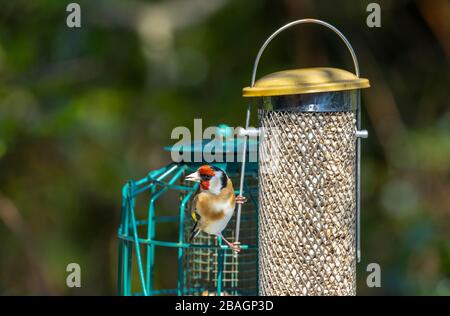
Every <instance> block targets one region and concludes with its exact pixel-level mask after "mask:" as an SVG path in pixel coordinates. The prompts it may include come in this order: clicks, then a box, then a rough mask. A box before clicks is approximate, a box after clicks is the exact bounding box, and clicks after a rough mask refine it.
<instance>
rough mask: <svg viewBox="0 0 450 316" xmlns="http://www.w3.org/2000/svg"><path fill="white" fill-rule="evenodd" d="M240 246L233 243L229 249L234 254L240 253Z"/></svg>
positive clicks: (238, 243) (237, 243)
mask: <svg viewBox="0 0 450 316" xmlns="http://www.w3.org/2000/svg"><path fill="white" fill-rule="evenodd" d="M240 244H241V243H240V242H234V243H232V244H231V245H230V248H231V249H233V250H234V251H236V252H240V251H241V247H240V246H239V245H240Z"/></svg>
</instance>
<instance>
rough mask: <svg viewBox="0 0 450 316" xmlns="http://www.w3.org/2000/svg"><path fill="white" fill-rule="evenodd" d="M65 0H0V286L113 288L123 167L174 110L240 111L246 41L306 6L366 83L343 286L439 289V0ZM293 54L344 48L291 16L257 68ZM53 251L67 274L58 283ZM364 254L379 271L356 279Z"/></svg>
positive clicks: (448, 221)
mask: <svg viewBox="0 0 450 316" xmlns="http://www.w3.org/2000/svg"><path fill="white" fill-rule="evenodd" d="M69 2H70V1H61V0H34V1H26V0H15V1H7V0H2V1H0V3H1V7H2V9H1V10H0V242H1V247H0V294H4V295H15V294H68V295H72V294H73V295H79V294H88V295H101V294H115V292H116V274H117V266H116V264H117V238H116V234H117V228H118V224H119V213H120V204H121V195H120V191H121V187H122V185H123V184H124V183H125V181H126V180H127V179H129V178H132V179H138V178H141V177H143V176H144V175H145V174H146V173H147V172H148V171H149V170H151V169H156V168H159V167H161V166H163V165H165V164H167V163H168V162H169V161H170V156H169V155H168V154H167V153H166V152H164V151H163V150H162V147H163V146H164V145H168V144H171V143H173V141H172V140H171V139H170V133H171V130H172V129H173V128H174V127H176V126H180V125H182V126H187V127H192V126H193V119H194V118H203V124H204V126H210V125H216V124H219V123H227V124H229V125H232V126H240V125H242V124H243V123H244V122H243V121H244V115H245V107H246V100H244V99H243V98H242V97H241V89H242V87H244V86H246V85H248V83H249V81H250V74H251V68H252V65H253V60H254V57H255V55H256V52H257V49H258V48H259V46H260V45H261V44H262V42H263V41H264V40H265V38H266V37H267V36H268V35H269V34H271V32H273V31H274V30H275V29H276V28H277V27H279V26H281V25H283V24H284V23H286V22H289V21H291V20H294V19H298V18H305V17H314V18H320V19H323V20H325V21H327V22H329V23H332V24H334V25H335V26H337V27H338V28H339V29H340V30H341V31H342V32H343V33H344V34H345V35H346V36H347V37H348V38H349V40H350V42H351V43H352V45H353V47H354V48H355V50H356V53H357V55H358V57H359V61H360V66H361V70H362V76H363V77H366V78H369V79H370V81H371V84H372V88H370V89H366V90H364V91H363V109H364V110H363V126H364V127H366V128H367V129H368V130H369V132H370V138H369V139H367V140H365V141H364V142H363V166H362V168H363V169H362V172H363V230H362V242H363V261H362V263H361V264H360V265H359V267H358V269H359V271H358V276H359V280H358V293H359V294H369V295H372V294H419V295H420V294H439V295H449V294H450V243H449V240H450V107H449V105H450V104H449V88H450V71H449V70H450V69H449V60H450V4H449V2H448V1H446V0H433V1H424V0H421V1H408V0H397V1H393V0H391V1H387V0H386V1H385V0H383V1H379V2H380V5H381V9H382V27H381V28H369V27H367V26H366V17H367V15H368V13H367V12H366V7H367V4H368V3H370V2H372V1H350V0H342V1H339V4H337V2H336V1H331V0H317V1H313V0H302V1H296V0H283V1H269V0H266V1H259V0H252V1H238V0H208V1H201V0H167V1H138V0H96V1H87V0H86V1H81V0H79V1H77V2H78V3H79V4H80V5H81V9H82V27H81V28H80V29H69V28H68V27H67V26H66V16H67V12H66V10H65V9H66V5H67V4H68V3H69ZM306 66H334V67H340V68H345V69H349V70H351V69H352V62H351V59H350V56H348V53H347V51H346V49H345V46H343V44H341V43H340V42H339V40H338V39H337V38H336V36H335V35H333V33H331V32H329V31H326V30H324V29H322V28H320V27H317V26H301V27H297V28H295V29H294V30H292V31H289V32H285V33H284V34H283V35H281V36H280V37H279V38H277V40H275V41H274V42H273V43H271V45H270V47H269V49H268V50H267V52H266V53H265V54H264V56H263V58H262V61H261V65H260V69H259V70H260V73H259V76H262V75H264V74H267V73H270V72H272V71H275V70H282V69H288V68H294V67H306ZM253 124H254V125H256V122H253ZM164 203H167V206H168V207H170V206H174V205H172V204H171V203H173V201H167V202H164ZM174 229H175V230H174V231H171V230H168V231H167V235H168V236H169V235H170V234H171V233H175V231H176V228H174ZM175 234H176V233H175ZM70 262H77V263H79V264H80V265H81V267H82V288H80V289H69V288H67V287H66V285H65V279H66V275H67V273H66V271H65V269H66V265H67V264H68V263H70ZM370 262H377V263H379V264H380V265H381V268H382V287H381V288H380V289H369V288H367V286H366V285H365V278H366V275H367V272H366V271H365V267H366V265H367V264H368V263H370ZM175 265H176V262H167V264H165V267H166V268H165V270H162V271H159V278H160V280H159V283H160V284H164V282H165V281H164V280H165V279H166V278H168V279H170V278H173V275H174V271H175V269H176V267H175Z"/></svg>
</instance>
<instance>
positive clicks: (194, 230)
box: [188, 222, 200, 243]
mask: <svg viewBox="0 0 450 316" xmlns="http://www.w3.org/2000/svg"><path fill="white" fill-rule="evenodd" d="M199 233H200V227H198V222H196V223H195V225H194V227H192V230H191V234H190V236H189V240H188V242H189V243H191V242H192V240H194V238H195V237H197V235H198V234H199Z"/></svg>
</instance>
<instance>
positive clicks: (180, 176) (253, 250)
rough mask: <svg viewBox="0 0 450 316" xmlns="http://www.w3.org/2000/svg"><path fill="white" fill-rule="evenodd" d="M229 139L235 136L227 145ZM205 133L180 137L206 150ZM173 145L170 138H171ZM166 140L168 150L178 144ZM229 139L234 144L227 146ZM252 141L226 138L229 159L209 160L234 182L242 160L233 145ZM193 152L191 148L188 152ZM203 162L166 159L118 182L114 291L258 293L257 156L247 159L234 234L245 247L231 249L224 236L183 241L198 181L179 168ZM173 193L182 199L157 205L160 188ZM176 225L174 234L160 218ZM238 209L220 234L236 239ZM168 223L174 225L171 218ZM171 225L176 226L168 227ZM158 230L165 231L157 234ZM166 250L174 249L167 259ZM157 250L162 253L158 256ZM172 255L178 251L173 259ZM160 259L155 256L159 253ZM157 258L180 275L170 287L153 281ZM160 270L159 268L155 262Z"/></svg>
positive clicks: (162, 193) (164, 193)
mask: <svg viewBox="0 0 450 316" xmlns="http://www.w3.org/2000/svg"><path fill="white" fill-rule="evenodd" d="M227 142H232V145H231V146H230V144H228V143H227ZM207 143H208V141H201V142H193V143H192V144H189V145H186V144H184V145H183V148H184V150H186V148H189V151H190V152H191V154H194V153H195V152H197V151H204V149H205V145H206V144H207ZM174 147H175V146H174ZM174 147H166V148H165V149H166V150H168V151H172V150H179V148H174ZM230 147H231V151H230ZM239 147H241V148H244V147H246V148H247V151H248V148H250V147H251V146H249V144H247V142H245V144H243V143H242V142H241V140H240V139H236V140H227V141H225V142H223V151H222V152H221V154H223V156H224V157H223V158H224V159H223V160H224V161H227V160H228V161H229V159H227V160H226V159H225V158H226V157H225V156H228V158H229V157H230V154H231V155H234V157H233V158H234V159H233V162H223V163H211V165H215V166H217V167H219V168H221V169H223V170H225V171H226V172H227V174H228V175H229V177H230V178H231V180H232V181H233V183H234V184H235V190H236V194H238V190H237V185H238V184H239V180H240V179H239V177H240V168H241V162H238V161H237V155H236V154H235V153H236V152H238V151H240V150H236V149H238V148H239ZM190 158H192V156H190ZM204 163H206V162H197V163H190V162H186V161H181V162H179V163H171V164H169V165H168V166H165V167H163V168H161V169H158V170H154V171H151V172H149V173H148V174H147V176H146V177H144V178H142V179H140V180H137V181H128V182H127V183H126V184H125V186H124V187H123V190H122V198H123V202H122V212H121V222H120V227H119V231H118V237H119V275H118V290H119V295H208V296H211V295H218V296H224V295H256V294H257V265H258V263H257V259H258V254H257V247H256V245H257V207H258V188H257V172H258V170H257V163H256V162H247V163H245V164H246V167H247V168H246V172H245V176H244V181H243V184H244V190H243V195H244V196H246V197H247V200H248V201H247V203H246V204H245V205H244V206H243V207H242V211H241V214H240V215H241V217H240V218H241V223H240V224H241V225H240V236H239V241H240V243H241V245H240V246H241V249H242V251H241V252H240V253H239V254H235V253H234V251H232V250H231V249H230V248H229V247H228V246H227V245H225V244H222V241H221V240H216V238H215V237H213V236H210V235H207V234H205V233H201V234H200V235H199V236H198V237H197V238H196V239H195V240H194V241H193V243H192V244H189V243H188V242H187V239H188V236H189V232H190V229H191V228H192V225H193V222H192V219H191V215H190V211H191V206H190V203H191V201H192V198H193V196H194V195H195V193H196V191H197V189H198V183H195V184H193V185H192V184H191V183H190V182H184V176H185V175H187V174H189V173H191V172H194V171H195V170H196V169H197V168H198V167H199V166H200V165H202V164H204ZM167 195H170V197H175V196H176V197H177V198H178V199H179V203H177V208H176V209H172V210H169V211H167V210H163V209H160V207H159V205H160V204H159V203H158V201H159V200H160V199H162V198H163V197H164V196H167ZM167 225H175V226H177V227H176V229H175V230H176V231H177V233H176V234H175V235H174V236H169V237H168V236H166V235H164V233H163V234H160V231H162V232H164V230H163V226H167ZM235 226H236V214H235V215H234V216H233V218H232V219H231V220H230V222H229V224H228V226H227V228H226V229H225V231H224V236H226V237H227V238H229V239H230V240H235V237H236V234H235ZM172 228H173V226H172ZM172 231H174V230H173V229H172ZM160 235H163V236H164V237H165V239H164V238H162V237H159V236H160ZM164 250H169V251H171V252H172V253H173V252H175V253H176V254H175V255H174V256H173V258H171V259H167V257H161V256H164V255H163V252H164ZM158 256H160V257H159V258H158ZM175 258H176V259H175ZM158 259H160V260H158ZM160 261H162V265H164V268H165V269H172V270H173V271H174V272H175V273H176V274H177V281H176V284H174V286H172V287H170V288H162V287H159V286H158V284H155V269H159V268H156V266H157V265H158V262H160ZM158 272H159V270H158Z"/></svg>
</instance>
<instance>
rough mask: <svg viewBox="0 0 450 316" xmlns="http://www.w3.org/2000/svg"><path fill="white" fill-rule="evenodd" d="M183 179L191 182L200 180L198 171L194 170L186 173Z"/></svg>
mask: <svg viewBox="0 0 450 316" xmlns="http://www.w3.org/2000/svg"><path fill="white" fill-rule="evenodd" d="M184 180H186V181H193V182H200V176H199V174H198V172H197V171H196V172H194V173H191V174H189V175H187V176H186V177H185V178H184Z"/></svg>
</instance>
